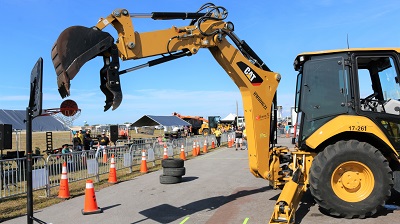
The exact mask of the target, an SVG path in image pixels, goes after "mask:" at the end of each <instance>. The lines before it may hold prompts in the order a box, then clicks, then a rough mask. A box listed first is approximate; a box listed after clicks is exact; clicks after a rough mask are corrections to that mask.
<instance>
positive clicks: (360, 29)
mask: <svg viewBox="0 0 400 224" xmlns="http://www.w3.org/2000/svg"><path fill="white" fill-rule="evenodd" d="M204 3H207V1H199V0H190V1H189V0H171V1H165V0H146V1H145V0H131V1H121V0H115V1H101V2H100V1H96V2H94V1H74V0H70V1H66V0H65V1H61V0H0V13H1V15H2V18H3V22H2V25H1V26H0V33H1V35H0V42H1V43H2V46H1V49H2V56H1V61H0V65H1V70H0V75H1V77H2V80H1V82H0V105H1V107H0V108H1V109H13V110H24V109H26V107H27V105H28V100H29V79H30V78H29V76H30V73H31V70H32V67H33V65H34V64H35V62H36V61H37V59H38V58H39V57H42V58H43V60H44V78H43V108H57V107H59V106H60V104H61V102H62V101H63V100H62V99H61V97H60V96H59V94H58V91H57V84H56V75H55V72H54V68H53V65H52V62H51V58H50V52H51V47H52V45H53V43H54V42H55V41H56V39H57V37H58V35H59V34H60V33H61V32H62V31H63V30H64V29H66V28H67V27H69V26H73V25H83V26H88V27H90V26H93V25H95V24H96V22H97V21H98V19H99V18H100V17H105V16H107V15H109V14H110V13H111V12H112V11H113V10H114V9H117V8H125V9H127V10H128V11H129V12H130V13H150V12H155V11H173V12H195V11H196V10H197V9H198V8H199V7H200V6H201V5H203V4H204ZM213 3H214V4H216V5H220V6H224V7H225V8H226V9H227V10H228V11H229V16H228V18H227V20H226V21H232V22H233V23H234V24H235V33H236V35H237V36H238V37H239V38H241V39H243V40H246V42H247V43H248V44H249V45H250V46H251V47H252V48H253V50H254V51H255V52H256V53H257V54H258V55H259V56H260V58H262V59H263V60H264V62H265V63H266V64H267V65H268V67H269V68H270V69H272V70H273V71H275V72H279V73H280V74H281V75H282V81H281V83H280V85H279V87H278V104H279V105H282V106H283V110H284V115H289V110H290V107H291V106H293V104H294V98H293V96H294V92H295V81H296V75H297V73H296V72H295V71H294V69H293V66H292V65H293V60H294V58H295V57H296V55H297V54H299V53H301V52H305V51H319V50H328V49H337V48H347V41H346V38H347V35H348V36H349V44H350V47H400V28H399V21H400V4H399V2H398V1H396V0H385V1H374V0H364V1H356V0H343V1H340V0H336V1H333V0H315V1H312V0H297V1H270V0H253V1H228V0H218V1H213ZM188 23H189V21H188V20H185V21H180V20H171V21H153V20H151V19H134V20H133V24H134V27H135V30H136V31H137V32H145V31H151V30H157V29H167V28H170V27H171V26H185V25H187V24H188ZM106 31H107V32H110V34H111V35H113V36H114V37H115V36H116V32H115V31H114V30H113V29H112V28H111V27H110V28H107V29H106ZM146 62H147V60H146V59H144V60H136V61H126V62H121V68H122V69H125V68H130V67H133V66H136V65H139V64H142V63H146ZM102 64H103V62H102V59H101V58H96V59H94V60H92V61H90V62H88V63H87V64H85V66H84V67H83V68H82V69H81V71H80V73H78V75H77V76H76V77H75V78H74V79H73V80H72V82H71V85H72V87H71V96H70V97H69V99H73V100H75V101H76V102H77V103H78V105H79V108H81V109H82V113H81V115H80V117H79V118H78V119H77V120H76V121H75V122H74V125H83V124H84V121H86V122H87V123H88V124H121V123H124V122H134V121H136V120H137V119H139V118H140V117H142V116H143V115H145V114H149V115H170V114H171V113H172V112H178V113H181V114H183V115H199V116H204V117H207V116H209V115H220V116H222V117H225V116H226V115H228V114H229V113H236V102H238V104H239V115H242V114H243V108H242V101H241V96H240V93H239V90H238V88H237V87H236V85H235V84H234V83H233V82H232V81H231V79H230V78H229V76H228V75H227V74H226V73H225V71H224V70H223V69H222V68H220V67H219V65H218V64H217V62H216V61H214V59H213V57H212V56H211V54H210V53H209V52H208V50H206V49H202V51H200V52H199V53H198V54H196V55H194V56H191V57H186V58H183V59H179V60H175V61H172V62H169V63H164V64H161V65H158V66H154V67H151V68H144V69H141V70H138V71H135V72H131V73H127V74H124V75H122V76H121V83H122V91H123V94H124V99H123V101H122V104H121V105H120V107H119V108H118V109H117V110H115V111H112V110H111V109H110V110H109V111H107V112H103V106H104V100H105V97H104V95H103V94H102V93H101V91H100V89H99V84H100V83H99V70H100V68H101V67H102Z"/></svg>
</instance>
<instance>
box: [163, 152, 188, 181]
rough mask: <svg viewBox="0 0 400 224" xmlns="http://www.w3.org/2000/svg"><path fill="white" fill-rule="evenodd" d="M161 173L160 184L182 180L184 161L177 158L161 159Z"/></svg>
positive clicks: (184, 171) (184, 170)
mask: <svg viewBox="0 0 400 224" xmlns="http://www.w3.org/2000/svg"><path fill="white" fill-rule="evenodd" d="M161 166H162V168H163V174H161V175H160V183H161V184H176V183H180V182H181V181H182V176H183V175H185V173H186V169H185V167H184V161H183V160H182V159H177V158H168V159H163V160H162V161H161Z"/></svg>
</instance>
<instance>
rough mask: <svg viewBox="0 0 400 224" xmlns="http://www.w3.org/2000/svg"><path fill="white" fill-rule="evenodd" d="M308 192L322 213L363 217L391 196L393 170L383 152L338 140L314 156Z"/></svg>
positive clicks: (381, 205) (380, 206)
mask: <svg viewBox="0 0 400 224" xmlns="http://www.w3.org/2000/svg"><path fill="white" fill-rule="evenodd" d="M309 182H310V192H311V194H312V196H313V197H314V199H315V201H316V202H317V203H318V205H319V206H320V208H321V210H322V212H324V213H326V214H329V215H332V216H336V217H344V218H365V217H369V216H372V215H374V214H375V213H376V212H377V211H378V210H380V209H381V208H382V207H383V205H384V204H385V201H386V200H387V199H388V198H389V197H390V195H391V188H392V186H393V177H392V170H391V169H390V167H389V162H388V161H387V160H386V158H385V157H384V156H383V155H382V153H381V152H380V151H379V150H378V149H376V148H375V147H373V146H372V145H370V144H368V143H366V142H359V141H357V140H349V141H339V142H337V143H335V144H332V145H329V146H327V147H326V148H325V150H324V151H322V152H320V153H319V154H318V155H317V156H316V157H315V158H314V161H313V163H312V165H311V169H310V177H309Z"/></svg>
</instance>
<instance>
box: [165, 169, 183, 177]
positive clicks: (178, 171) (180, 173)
mask: <svg viewBox="0 0 400 224" xmlns="http://www.w3.org/2000/svg"><path fill="white" fill-rule="evenodd" d="M163 174H164V175H166V176H174V177H181V176H183V175H185V174H186V169H185V167H180V168H163Z"/></svg>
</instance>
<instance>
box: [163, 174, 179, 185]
mask: <svg viewBox="0 0 400 224" xmlns="http://www.w3.org/2000/svg"><path fill="white" fill-rule="evenodd" d="M181 181H182V177H174V176H166V175H163V174H161V175H160V183H161V184H177V183H180V182H181Z"/></svg>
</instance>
